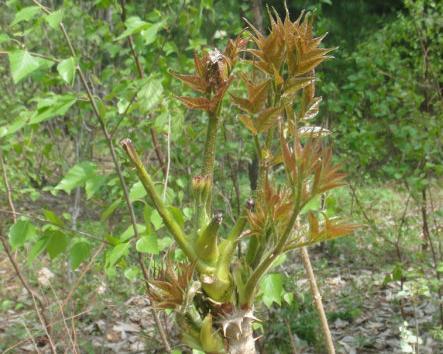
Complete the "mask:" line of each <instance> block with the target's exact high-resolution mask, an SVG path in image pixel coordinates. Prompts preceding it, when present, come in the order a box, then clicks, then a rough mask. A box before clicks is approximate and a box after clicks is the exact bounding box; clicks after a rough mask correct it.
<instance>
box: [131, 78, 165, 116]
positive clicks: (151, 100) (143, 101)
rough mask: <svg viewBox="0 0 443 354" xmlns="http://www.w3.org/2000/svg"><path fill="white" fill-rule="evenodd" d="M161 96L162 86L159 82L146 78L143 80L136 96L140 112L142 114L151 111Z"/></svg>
mask: <svg viewBox="0 0 443 354" xmlns="http://www.w3.org/2000/svg"><path fill="white" fill-rule="evenodd" d="M162 95H163V85H162V83H161V81H160V80H158V79H152V78H146V79H144V80H143V83H142V86H141V87H140V91H139V92H138V94H137V98H138V102H139V105H140V110H141V111H142V112H149V111H151V110H152V109H153V108H154V107H155V106H156V105H157V104H158V103H159V102H160V100H161V98H162Z"/></svg>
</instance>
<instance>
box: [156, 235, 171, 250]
mask: <svg viewBox="0 0 443 354" xmlns="http://www.w3.org/2000/svg"><path fill="white" fill-rule="evenodd" d="M173 243H174V241H173V240H172V238H170V237H163V238H160V239H158V247H159V250H160V252H161V251H163V250H164V249H165V248H168V247H169V246H171V245H172V244H173Z"/></svg>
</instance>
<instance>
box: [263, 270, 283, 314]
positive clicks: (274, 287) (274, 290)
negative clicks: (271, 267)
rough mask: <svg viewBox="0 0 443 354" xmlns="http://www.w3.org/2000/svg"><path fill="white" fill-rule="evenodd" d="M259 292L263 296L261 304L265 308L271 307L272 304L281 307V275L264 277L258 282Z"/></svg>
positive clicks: (275, 274)
mask: <svg viewBox="0 0 443 354" xmlns="http://www.w3.org/2000/svg"><path fill="white" fill-rule="evenodd" d="M260 290H261V292H262V294H263V302H264V303H265V305H266V306H267V307H271V306H272V304H273V303H274V302H275V303H277V304H279V305H281V299H282V296H283V275H282V274H279V273H272V274H267V275H265V276H264V277H263V279H262V281H261V282H260Z"/></svg>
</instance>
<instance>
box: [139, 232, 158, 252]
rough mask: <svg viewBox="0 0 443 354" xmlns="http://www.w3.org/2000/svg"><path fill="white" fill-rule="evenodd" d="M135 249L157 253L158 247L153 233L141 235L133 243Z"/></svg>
mask: <svg viewBox="0 0 443 354" xmlns="http://www.w3.org/2000/svg"><path fill="white" fill-rule="evenodd" d="M135 249H136V250H137V251H138V252H140V253H150V254H159V253H160V247H159V245H158V239H157V236H156V235H155V234H150V235H147V236H143V237H141V238H140V239H139V240H138V241H137V243H136V244H135Z"/></svg>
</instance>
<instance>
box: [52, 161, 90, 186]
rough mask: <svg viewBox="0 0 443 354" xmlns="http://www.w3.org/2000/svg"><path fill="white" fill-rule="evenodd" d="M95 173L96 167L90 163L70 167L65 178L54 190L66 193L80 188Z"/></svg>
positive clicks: (85, 162) (84, 162)
mask: <svg viewBox="0 0 443 354" xmlns="http://www.w3.org/2000/svg"><path fill="white" fill-rule="evenodd" d="M95 173H96V166H95V164H94V163H92V162H90V161H83V162H80V163H78V164H77V165H75V166H74V167H72V168H71V169H70V170H69V171H68V173H67V174H66V175H65V177H64V178H63V179H62V180H61V181H60V182H59V184H57V185H56V186H55V188H54V190H62V191H65V192H66V193H71V191H72V190H73V189H74V188H76V187H80V186H82V185H83V184H84V183H85V182H86V181H87V180H88V179H90V178H93V177H94V176H95Z"/></svg>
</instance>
